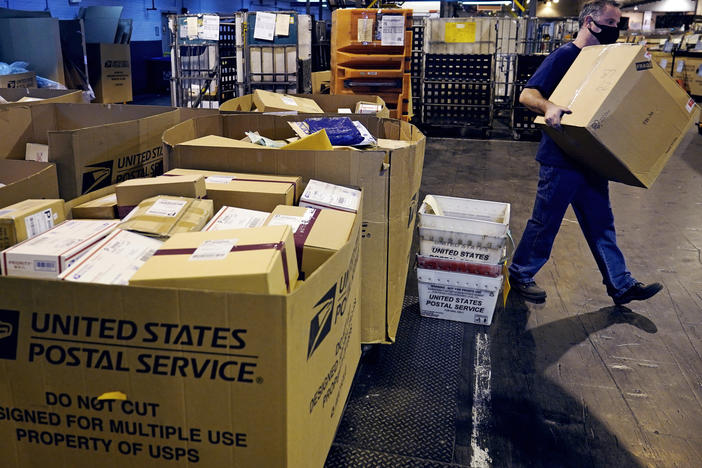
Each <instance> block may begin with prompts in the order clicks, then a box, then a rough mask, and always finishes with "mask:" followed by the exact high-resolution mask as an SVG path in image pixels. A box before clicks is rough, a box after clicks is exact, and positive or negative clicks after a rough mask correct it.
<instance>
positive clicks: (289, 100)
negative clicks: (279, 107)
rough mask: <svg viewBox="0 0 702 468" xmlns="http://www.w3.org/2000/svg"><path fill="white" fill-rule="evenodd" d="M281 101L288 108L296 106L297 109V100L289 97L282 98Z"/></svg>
mask: <svg viewBox="0 0 702 468" xmlns="http://www.w3.org/2000/svg"><path fill="white" fill-rule="evenodd" d="M280 100H281V101H283V102H284V103H285V104H287V105H288V106H295V107H297V102H295V99H293V98H291V97H288V96H280Z"/></svg>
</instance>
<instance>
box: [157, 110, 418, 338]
mask: <svg viewBox="0 0 702 468" xmlns="http://www.w3.org/2000/svg"><path fill="white" fill-rule="evenodd" d="M353 119H354V120H358V121H359V122H361V123H362V124H363V126H364V127H365V128H366V129H368V131H369V132H370V133H371V134H372V135H373V136H374V137H375V138H376V139H384V140H395V141H397V140H401V141H404V142H407V144H406V145H402V147H394V148H387V149H386V148H378V147H371V148H365V149H363V150H361V151H358V150H355V149H350V148H335V149H331V150H318V149H317V150H315V149H304V150H303V149H294V150H293V149H291V150H287V151H283V150H271V149H268V148H264V147H258V148H225V147H218V146H186V145H181V144H179V143H181V142H185V141H188V140H192V139H193V138H199V137H202V136H207V135H213V134H217V135H220V136H221V137H224V138H231V139H241V138H243V137H244V136H245V133H246V132H248V131H250V130H251V129H257V131H258V132H259V133H260V134H261V135H265V136H267V137H269V138H271V139H274V140H286V139H288V138H291V137H294V136H295V134H294V132H293V130H292V128H291V127H290V125H289V122H298V121H299V120H300V117H299V116H279V115H265V114H261V113H249V114H224V115H217V116H206V117H200V118H195V119H192V120H189V121H187V122H183V123H181V124H179V125H177V126H175V127H173V128H171V129H169V130H167V131H166V132H165V133H164V134H163V142H164V152H165V154H164V157H165V158H166V160H167V163H166V164H167V168H168V169H171V168H176V167H178V168H191V169H202V170H212V171H230V172H246V173H255V174H274V175H286V174H295V175H299V176H301V177H302V178H303V180H304V181H309V180H310V179H315V180H321V181H325V182H328V183H331V184H335V185H341V186H346V187H354V188H359V189H362V190H363V201H362V209H361V210H360V211H359V213H362V214H361V216H362V218H361V219H362V223H363V231H364V235H363V236H362V242H363V256H362V270H363V275H362V281H363V291H364V292H363V297H362V299H361V300H362V302H363V304H362V307H361V311H362V314H363V319H362V323H363V325H362V328H363V331H362V336H363V338H362V340H363V342H364V343H381V342H382V343H390V342H393V341H394V339H395V335H396V332H397V325H398V323H399V319H400V315H401V312H402V308H403V300H404V290H405V282H406V280H407V271H408V267H409V257H410V250H411V246H412V237H413V234H414V226H415V221H416V213H417V202H418V193H419V187H420V183H421V178H422V166H423V163H424V148H425V142H426V139H425V137H424V135H423V134H422V133H421V132H420V131H419V130H418V129H417V128H416V127H415V126H413V125H411V124H409V123H407V122H401V121H398V120H394V119H379V118H377V117H374V116H369V115H360V114H359V115H354V117H353ZM313 276H316V275H313Z"/></svg>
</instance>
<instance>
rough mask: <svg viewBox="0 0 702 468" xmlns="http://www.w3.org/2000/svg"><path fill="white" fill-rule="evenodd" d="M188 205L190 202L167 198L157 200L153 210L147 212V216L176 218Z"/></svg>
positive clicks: (152, 206) (152, 207)
mask: <svg viewBox="0 0 702 468" xmlns="http://www.w3.org/2000/svg"><path fill="white" fill-rule="evenodd" d="M187 203H188V202H187V201H186V200H169V199H167V198H161V199H158V200H156V203H154V204H153V205H151V208H149V209H148V210H146V214H147V215H152V216H165V217H167V218H175V217H176V216H178V213H180V210H182V209H183V207H184V206H185V205H186V204H187Z"/></svg>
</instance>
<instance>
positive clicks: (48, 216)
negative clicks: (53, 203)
mask: <svg viewBox="0 0 702 468" xmlns="http://www.w3.org/2000/svg"><path fill="white" fill-rule="evenodd" d="M54 218H58V214H57V213H56V214H55V213H53V212H52V211H51V208H48V209H46V210H43V211H40V212H38V213H34V214H32V215H29V216H27V217H25V218H24V225H25V227H26V229H27V238H28V239H31V238H32V237H34V236H38V235H39V234H41V233H42V232H46V231H48V230H49V229H51V228H52V227H54Z"/></svg>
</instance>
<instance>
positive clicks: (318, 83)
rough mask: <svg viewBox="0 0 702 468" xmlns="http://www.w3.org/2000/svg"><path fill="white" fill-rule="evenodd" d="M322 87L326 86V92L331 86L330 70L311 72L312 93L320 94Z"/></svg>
mask: <svg viewBox="0 0 702 468" xmlns="http://www.w3.org/2000/svg"><path fill="white" fill-rule="evenodd" d="M322 88H326V90H327V93H328V92H329V89H330V88H331V70H325V71H320V72H312V94H322Z"/></svg>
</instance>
